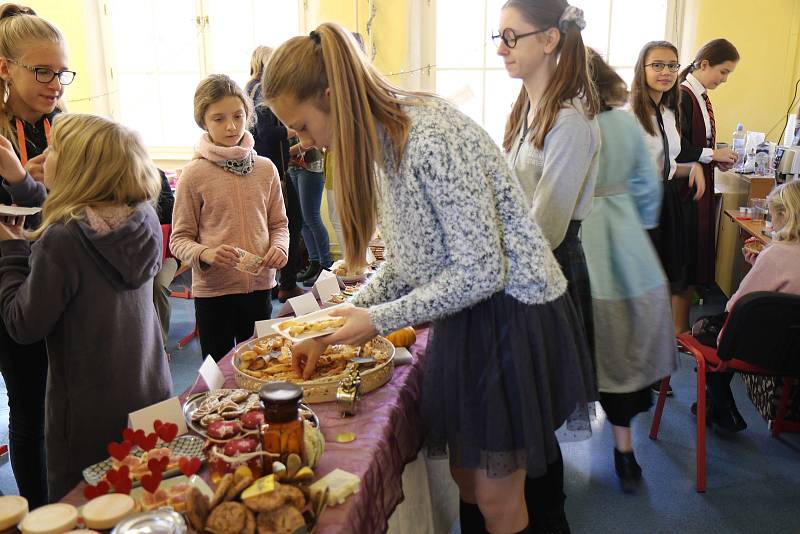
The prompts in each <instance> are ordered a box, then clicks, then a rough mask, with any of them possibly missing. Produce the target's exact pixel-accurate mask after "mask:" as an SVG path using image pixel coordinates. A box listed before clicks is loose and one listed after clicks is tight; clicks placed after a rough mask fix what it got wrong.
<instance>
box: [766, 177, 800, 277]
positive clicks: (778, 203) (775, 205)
mask: <svg viewBox="0 0 800 534" xmlns="http://www.w3.org/2000/svg"><path fill="white" fill-rule="evenodd" d="M767 202H768V203H769V209H770V211H773V212H777V213H781V214H783V215H784V216H785V217H786V224H785V225H784V226H783V228H781V229H780V230H778V231H777V232H775V241H800V180H794V181H791V182H789V183H785V184H783V185H779V186H778V187H776V188H775V189H773V190H772V192H771V193H770V194H769V195H768V196H767ZM795 268H796V266H795Z"/></svg>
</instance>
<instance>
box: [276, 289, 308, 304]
mask: <svg viewBox="0 0 800 534" xmlns="http://www.w3.org/2000/svg"><path fill="white" fill-rule="evenodd" d="M305 294H306V292H305V291H303V290H302V289H300V288H299V287H297V286H294V287H287V288H281V289H280V290H279V291H278V296H277V297H276V298H277V299H278V302H281V303H282V302H286V301H287V300H289V299H290V298H294V297H299V296H300V295H305Z"/></svg>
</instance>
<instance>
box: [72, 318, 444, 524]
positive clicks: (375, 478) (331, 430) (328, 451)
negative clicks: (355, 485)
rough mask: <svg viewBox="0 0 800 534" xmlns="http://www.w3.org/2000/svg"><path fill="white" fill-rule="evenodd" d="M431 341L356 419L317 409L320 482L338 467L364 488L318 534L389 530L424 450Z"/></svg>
mask: <svg viewBox="0 0 800 534" xmlns="http://www.w3.org/2000/svg"><path fill="white" fill-rule="evenodd" d="M427 342H428V330H427V329H426V328H423V329H420V330H418V331H417V341H416V343H415V344H414V346H413V347H411V349H410V350H411V353H412V355H413V356H414V359H413V362H412V363H411V364H409V365H404V366H402V367H396V368H395V370H394V374H393V376H392V379H391V380H390V381H389V383H388V384H386V385H385V386H383V387H381V388H379V389H377V390H375V391H373V392H371V393H368V394H367V395H365V396H364V397H363V398H362V400H361V401H360V403H359V414H358V415H356V416H355V417H351V418H347V419H342V418H340V417H339V414H338V412H337V410H336V404H335V403H332V402H327V403H324V404H314V405H312V408H313V410H314V411H315V412H316V413H317V415H318V416H319V418H320V424H321V426H322V432H323V434H324V435H325V454H323V456H322V459H321V460H320V463H319V465H317V468H316V469H315V472H316V475H317V477H316V478H319V477H322V476H324V475H325V474H327V473H329V472H330V471H333V470H334V469H336V468H339V469H343V470H345V471H348V472H350V473H353V474H355V475H358V476H359V477H360V478H361V490H360V491H359V492H358V493H357V494H355V495H353V496H351V497H350V498H348V499H347V501H345V503H344V504H341V505H338V506H335V507H329V508H328V509H327V510H325V513H324V514H323V515H322V520H321V521H320V524H319V525H318V527H317V530H316V531H315V532H316V533H319V534H329V533H333V532H370V533H372V532H384V531H385V530H386V528H387V525H388V520H389V516H390V515H391V514H392V512H393V511H394V509H395V507H396V506H397V505H398V504H399V503H400V502H401V501H402V500H403V490H402V474H403V468H404V467H405V465H406V464H407V463H409V462H411V461H412V460H414V459H415V458H416V456H417V453H418V452H419V449H420V447H421V446H422V440H423V424H422V416H421V414H420V411H419V398H420V394H421V392H422V363H423V361H424V351H425V346H426V345H427ZM232 358H233V354H232V353H231V354H229V355H227V356H226V357H225V358H224V359H223V360H222V361H220V368H221V369H222V372H223V373H224V374H225V386H224V387H226V388H235V387H237V386H236V382H235V380H234V377H233V368H232V364H231V360H232ZM204 389H205V386H204V385H202V383H201V385H200V386H196V387H195V389H194V390H193V391H186V392H184V393H183V395H181V400H182V401H183V400H184V399H185V398H186V397H188V396H189V395H190V394H192V393H195V392H198V391H203V390H204ZM341 432H353V433H354V434H355V435H356V439H355V441H353V442H351V443H336V442H335V441H333V439H334V437H335V436H336V435H337V434H339V433H341ZM200 474H201V475H202V476H203V478H205V479H208V475H209V473H208V469H207V467H205V466H204V467H203V470H202V472H201V473H200ZM85 486H86V484H85V483H83V482H82V483H81V484H79V485H78V486H77V487H76V488H74V489H73V490H72V491H71V492H70V493H69V494H68V495H67V496H66V497H65V498H64V499H63V502H69V503H71V504H75V505H81V504H83V503H84V502H85V498H84V496H83V489H84V487H85Z"/></svg>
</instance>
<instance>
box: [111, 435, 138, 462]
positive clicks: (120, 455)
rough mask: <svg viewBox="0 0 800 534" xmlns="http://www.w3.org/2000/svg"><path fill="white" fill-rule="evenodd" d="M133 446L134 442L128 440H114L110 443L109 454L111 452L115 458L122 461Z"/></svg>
mask: <svg viewBox="0 0 800 534" xmlns="http://www.w3.org/2000/svg"><path fill="white" fill-rule="evenodd" d="M132 447H133V443H131V442H130V441H127V440H126V441H123V442H122V443H116V442H114V441H112V442H111V443H109V444H108V454H110V455H111V457H112V458H114V459H115V460H119V461H120V462H121V461H122V460H124V459H125V457H126V456H128V453H129V452H131V448H132Z"/></svg>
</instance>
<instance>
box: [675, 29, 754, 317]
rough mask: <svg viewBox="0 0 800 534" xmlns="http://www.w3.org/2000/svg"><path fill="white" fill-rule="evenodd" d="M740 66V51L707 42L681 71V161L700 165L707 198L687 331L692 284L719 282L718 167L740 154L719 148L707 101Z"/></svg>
mask: <svg viewBox="0 0 800 534" xmlns="http://www.w3.org/2000/svg"><path fill="white" fill-rule="evenodd" d="M738 62H739V52H738V51H737V50H736V47H735V46H733V44H731V43H730V42H729V41H727V40H725V39H715V40H713V41H710V42H708V43H706V44H705V45H704V46H703V47H702V48H701V49H700V50H699V51H698V52H697V56H696V57H695V58H694V61H692V63H691V64H690V65H689V66H688V67H686V68H685V69H684V70H683V72H682V73H681V77H680V80H681V81H682V83H681V85H680V90H681V93H682V97H681V137H682V140H681V145H682V149H681V152H680V154H679V155H678V158H677V160H678V161H679V162H695V161H696V162H698V163H700V164H702V166H703V174H704V175H705V177H706V191H705V194H704V195H703V196H702V198H700V200H698V202H697V236H696V238H695V239H696V242H697V245H696V247H697V249H696V252H695V254H694V257H695V263H694V264H693V265H692V266H691V267H690V270H689V280H688V282H689V284H690V285H689V287H688V288H687V291H686V292H685V293H683V294H682V295H681V300H680V306H681V309H680V315H679V316H677V317H676V319H680V323H678V322H677V320H676V324H675V328H676V329H678V328H679V329H680V331H682V332H685V331H686V330H687V329H688V328H689V307H690V306H691V301H692V295H693V292H694V287H692V286H694V285H698V286H710V285H712V284H713V283H714V279H715V266H716V224H715V218H716V210H715V208H714V167H715V166H716V167H719V168H720V170H722V171H727V170H729V169H730V168H731V167H733V165H734V163H736V154H735V153H734V152H733V150H731V149H730V148H720V149H717V148H715V147H716V135H717V126H716V122H715V120H714V108H713V106H712V105H711V100H709V98H708V91H709V90H711V91H713V90H714V89H716V88H717V87H719V86H720V85H721V84H723V83H725V82H726V81H727V80H728V75H730V74H731V73H732V72H733V71H734V69H736V65H737V63H738Z"/></svg>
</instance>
